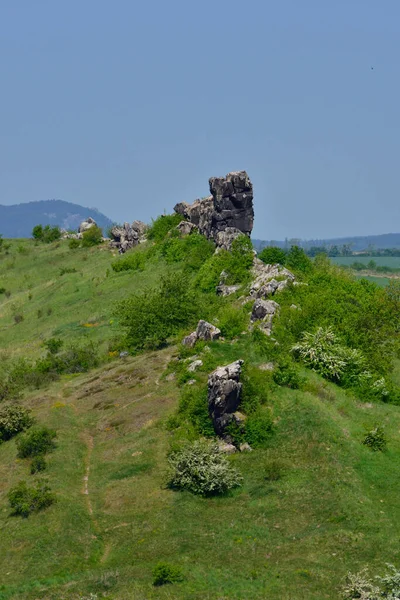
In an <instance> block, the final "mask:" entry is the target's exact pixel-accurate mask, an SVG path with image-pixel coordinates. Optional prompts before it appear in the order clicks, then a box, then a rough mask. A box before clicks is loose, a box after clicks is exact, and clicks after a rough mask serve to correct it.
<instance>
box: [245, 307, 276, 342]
mask: <svg viewBox="0 0 400 600" xmlns="http://www.w3.org/2000/svg"><path fill="white" fill-rule="evenodd" d="M278 310H279V304H278V303H277V302H274V301H273V300H262V299H261V298H257V300H256V301H255V302H254V304H253V309H252V311H251V317H250V321H251V322H252V323H255V321H261V323H260V328H261V330H262V331H263V332H264V333H265V334H266V335H270V334H271V330H272V319H273V318H274V316H275V314H276V313H277V312H278Z"/></svg>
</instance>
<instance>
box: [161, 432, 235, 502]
mask: <svg viewBox="0 0 400 600" xmlns="http://www.w3.org/2000/svg"><path fill="white" fill-rule="evenodd" d="M168 462H169V465H170V470H171V474H170V480H169V484H170V486H171V487H173V488H177V489H180V490H188V491H190V492H192V493H193V494H200V495H203V496H209V495H215V494H221V493H224V492H226V491H227V490H230V489H232V488H234V487H237V486H239V485H241V483H242V477H241V475H240V474H239V472H238V471H237V470H236V469H234V468H233V467H231V466H230V464H229V462H228V460H227V459H226V457H225V456H223V455H222V454H221V452H220V451H219V448H218V445H217V444H216V443H214V442H207V441H204V440H199V441H196V442H193V443H192V444H187V445H185V446H184V447H183V448H182V449H180V450H178V451H176V452H173V453H172V454H171V455H170V456H169V457H168Z"/></svg>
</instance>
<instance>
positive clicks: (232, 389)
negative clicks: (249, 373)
mask: <svg viewBox="0 0 400 600" xmlns="http://www.w3.org/2000/svg"><path fill="white" fill-rule="evenodd" d="M242 364H243V361H242V360H237V361H236V362H234V363H231V364H230V365H227V366H226V367H218V369H216V370H215V371H213V372H212V373H211V374H210V375H209V376H208V411H209V414H210V417H211V419H212V422H213V425H214V430H215V432H216V433H217V434H218V435H220V436H221V435H223V434H224V431H225V428H226V426H227V425H228V424H229V423H230V422H231V421H232V420H233V419H234V413H235V412H236V411H237V409H238V406H239V404H240V393H241V390H242V384H241V383H240V381H239V379H240V375H241V372H242Z"/></svg>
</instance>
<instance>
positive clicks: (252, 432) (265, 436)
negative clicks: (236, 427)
mask: <svg viewBox="0 0 400 600" xmlns="http://www.w3.org/2000/svg"><path fill="white" fill-rule="evenodd" d="M273 431H274V423H273V420H272V415H271V412H270V411H267V410H258V411H256V412H254V413H252V414H251V415H249V417H248V418H247V419H246V425H245V440H246V442H247V443H248V444H250V446H251V447H252V448H264V447H265V446H266V445H267V444H268V442H269V440H270V438H271V435H272V433H273Z"/></svg>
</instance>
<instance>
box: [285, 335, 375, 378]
mask: <svg viewBox="0 0 400 600" xmlns="http://www.w3.org/2000/svg"><path fill="white" fill-rule="evenodd" d="M292 351H293V352H294V353H295V355H296V356H298V357H299V358H300V359H301V360H302V361H303V362H304V364H305V365H306V366H308V367H310V368H311V369H313V370H314V371H317V373H320V374H321V375H322V376H323V377H326V378H327V379H330V380H332V381H336V382H339V381H340V380H341V379H342V377H343V375H344V374H347V375H348V378H350V380H351V377H352V375H355V376H357V375H360V374H361V373H362V371H363V369H364V368H365V367H364V359H363V357H362V355H361V353H360V352H359V351H358V350H354V349H349V348H346V347H345V346H342V345H340V344H339V342H338V338H337V336H336V335H335V334H334V333H333V329H332V327H327V328H325V329H324V328H323V327H318V329H317V330H316V332H315V333H311V332H307V331H306V332H304V333H303V335H302V338H301V341H300V342H298V343H297V344H295V345H294V346H293V347H292Z"/></svg>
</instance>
